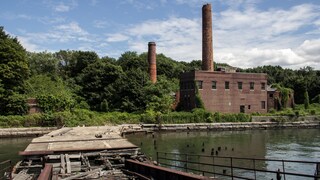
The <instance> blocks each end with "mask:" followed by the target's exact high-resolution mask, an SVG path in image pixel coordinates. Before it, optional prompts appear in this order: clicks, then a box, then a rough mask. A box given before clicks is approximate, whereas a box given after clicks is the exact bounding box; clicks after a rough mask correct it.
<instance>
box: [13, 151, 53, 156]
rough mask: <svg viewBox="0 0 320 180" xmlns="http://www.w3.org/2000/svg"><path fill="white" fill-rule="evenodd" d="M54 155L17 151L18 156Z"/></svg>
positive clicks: (45, 152)
mask: <svg viewBox="0 0 320 180" xmlns="http://www.w3.org/2000/svg"><path fill="white" fill-rule="evenodd" d="M48 154H54V152H53V151H19V155H20V156H36V155H48Z"/></svg>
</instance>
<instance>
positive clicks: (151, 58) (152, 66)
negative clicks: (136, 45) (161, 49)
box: [148, 42, 157, 83]
mask: <svg viewBox="0 0 320 180" xmlns="http://www.w3.org/2000/svg"><path fill="white" fill-rule="evenodd" d="M148 63H149V75H150V80H151V82H152V83H156V82H157V62H156V43H155V42H149V43H148Z"/></svg>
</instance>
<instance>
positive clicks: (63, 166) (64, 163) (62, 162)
mask: <svg viewBox="0 0 320 180" xmlns="http://www.w3.org/2000/svg"><path fill="white" fill-rule="evenodd" d="M60 161H61V163H60V167H61V169H60V173H61V174H65V173H66V169H65V168H66V162H65V157H64V155H63V154H61V155H60Z"/></svg>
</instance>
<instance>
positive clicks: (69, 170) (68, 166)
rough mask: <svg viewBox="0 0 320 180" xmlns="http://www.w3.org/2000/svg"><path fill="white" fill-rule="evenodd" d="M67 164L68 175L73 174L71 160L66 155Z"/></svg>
mask: <svg viewBox="0 0 320 180" xmlns="http://www.w3.org/2000/svg"><path fill="white" fill-rule="evenodd" d="M65 157H66V163H67V173H68V174H70V173H71V164H70V159H69V155H68V154H66V155H65Z"/></svg>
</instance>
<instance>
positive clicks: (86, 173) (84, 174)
mask: <svg viewBox="0 0 320 180" xmlns="http://www.w3.org/2000/svg"><path fill="white" fill-rule="evenodd" d="M99 171H101V168H98V169H95V170H92V171H88V172H84V173H79V174H76V175H74V176H70V177H67V178H64V179H61V180H72V179H76V178H80V177H84V176H88V175H90V174H94V173H96V172H99Z"/></svg>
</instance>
